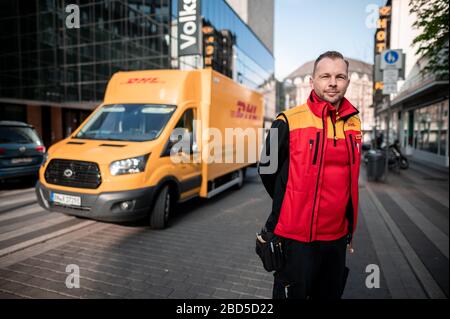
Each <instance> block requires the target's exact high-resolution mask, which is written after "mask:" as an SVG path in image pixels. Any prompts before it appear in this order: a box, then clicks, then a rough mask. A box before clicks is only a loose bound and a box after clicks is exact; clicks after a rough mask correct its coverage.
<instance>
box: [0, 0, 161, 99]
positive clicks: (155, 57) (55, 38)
mask: <svg viewBox="0 0 450 319" xmlns="http://www.w3.org/2000/svg"><path fill="white" fill-rule="evenodd" d="M71 3H76V4H77V5H78V6H79V17H80V28H72V29H69V28H67V27H66V19H68V16H69V15H70V13H71V11H69V12H66V10H65V9H66V5H67V4H66V2H64V1H60V0H37V1H29V0H6V1H1V2H0V41H1V43H2V45H1V48H0V63H1V64H0V97H13V98H25V99H32V100H40V101H56V102H65V101H78V102H81V101H100V100H102V99H103V94H104V91H105V88H106V83H107V81H108V80H109V78H110V77H111V75H112V74H113V73H115V72H117V71H119V70H137V69H154V68H168V67H169V65H170V55H169V46H170V38H169V37H168V36H167V35H168V34H169V29H170V0H151V1H142V0H128V1H92V0H91V1H89V0H79V1H73V2H71Z"/></svg>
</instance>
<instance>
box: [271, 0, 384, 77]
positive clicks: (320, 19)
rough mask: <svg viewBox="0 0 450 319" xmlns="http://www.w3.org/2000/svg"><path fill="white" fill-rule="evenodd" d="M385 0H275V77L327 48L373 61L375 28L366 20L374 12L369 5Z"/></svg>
mask: <svg viewBox="0 0 450 319" xmlns="http://www.w3.org/2000/svg"><path fill="white" fill-rule="evenodd" d="M385 3H386V0H275V39H274V41H275V52H274V55H275V76H276V78H277V79H279V80H282V79H284V78H285V77H286V76H287V75H289V74H290V73H291V72H293V71H295V69H297V68H298V67H300V66H301V65H302V64H303V63H305V62H308V61H311V60H315V59H316V58H317V57H318V56H319V55H320V54H321V53H323V52H325V51H328V50H335V51H339V52H341V53H342V54H343V55H344V56H345V57H349V58H354V59H357V60H361V61H364V62H368V63H373V50H374V49H373V41H374V34H375V29H374V28H370V24H371V23H372V26H373V21H375V19H374V18H373V17H374V16H375V18H376V17H377V13H376V11H374V10H372V11H370V10H369V9H370V8H373V7H374V5H376V6H383V5H384V4H385ZM370 5H372V7H370ZM368 6H369V7H368ZM366 10H369V11H367V12H366ZM374 12H375V13H374Z"/></svg>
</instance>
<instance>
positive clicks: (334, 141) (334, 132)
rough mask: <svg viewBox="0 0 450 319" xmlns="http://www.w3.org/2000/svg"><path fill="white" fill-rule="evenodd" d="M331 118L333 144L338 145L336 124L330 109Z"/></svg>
mask: <svg viewBox="0 0 450 319" xmlns="http://www.w3.org/2000/svg"><path fill="white" fill-rule="evenodd" d="M330 120H331V124H333V144H334V147H336V124H335V123H334V122H333V113H332V111H330Z"/></svg>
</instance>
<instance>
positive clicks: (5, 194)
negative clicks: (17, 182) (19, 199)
mask: <svg viewBox="0 0 450 319" xmlns="http://www.w3.org/2000/svg"><path fill="white" fill-rule="evenodd" d="M29 192H34V188H26V189H18V190H14V191H2V192H1V193H0V198H2V197H8V196H10V195H21V194H26V193H29Z"/></svg>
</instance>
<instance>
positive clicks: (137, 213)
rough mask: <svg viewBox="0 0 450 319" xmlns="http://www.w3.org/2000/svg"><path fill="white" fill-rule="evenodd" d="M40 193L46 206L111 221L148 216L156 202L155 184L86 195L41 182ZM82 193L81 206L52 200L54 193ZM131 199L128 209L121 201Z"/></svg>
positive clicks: (133, 219)
mask: <svg viewBox="0 0 450 319" xmlns="http://www.w3.org/2000/svg"><path fill="white" fill-rule="evenodd" d="M35 190H36V196H37V199H38V203H39V205H41V207H42V208H44V209H46V210H49V211H53V212H60V213H64V214H69V215H75V216H80V217H86V218H91V219H96V220H101V221H107V222H125V221H135V220H138V219H141V218H144V217H146V216H147V215H148V213H149V212H150V208H151V203H152V201H153V195H154V190H155V188H154V187H148V188H141V189H137V190H129V191H120V192H110V193H100V194H84V193H74V192H66V191H60V190H53V189H51V188H48V187H45V186H44V185H42V183H41V182H40V181H38V182H37V184H36V187H35ZM52 192H53V193H58V194H63V195H70V196H78V197H80V198H81V206H65V205H61V204H58V203H54V202H52V201H51V199H50V196H51V193H52ZM124 202H127V204H128V207H127V208H126V209H124V208H123V207H121V204H122V203H124Z"/></svg>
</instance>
